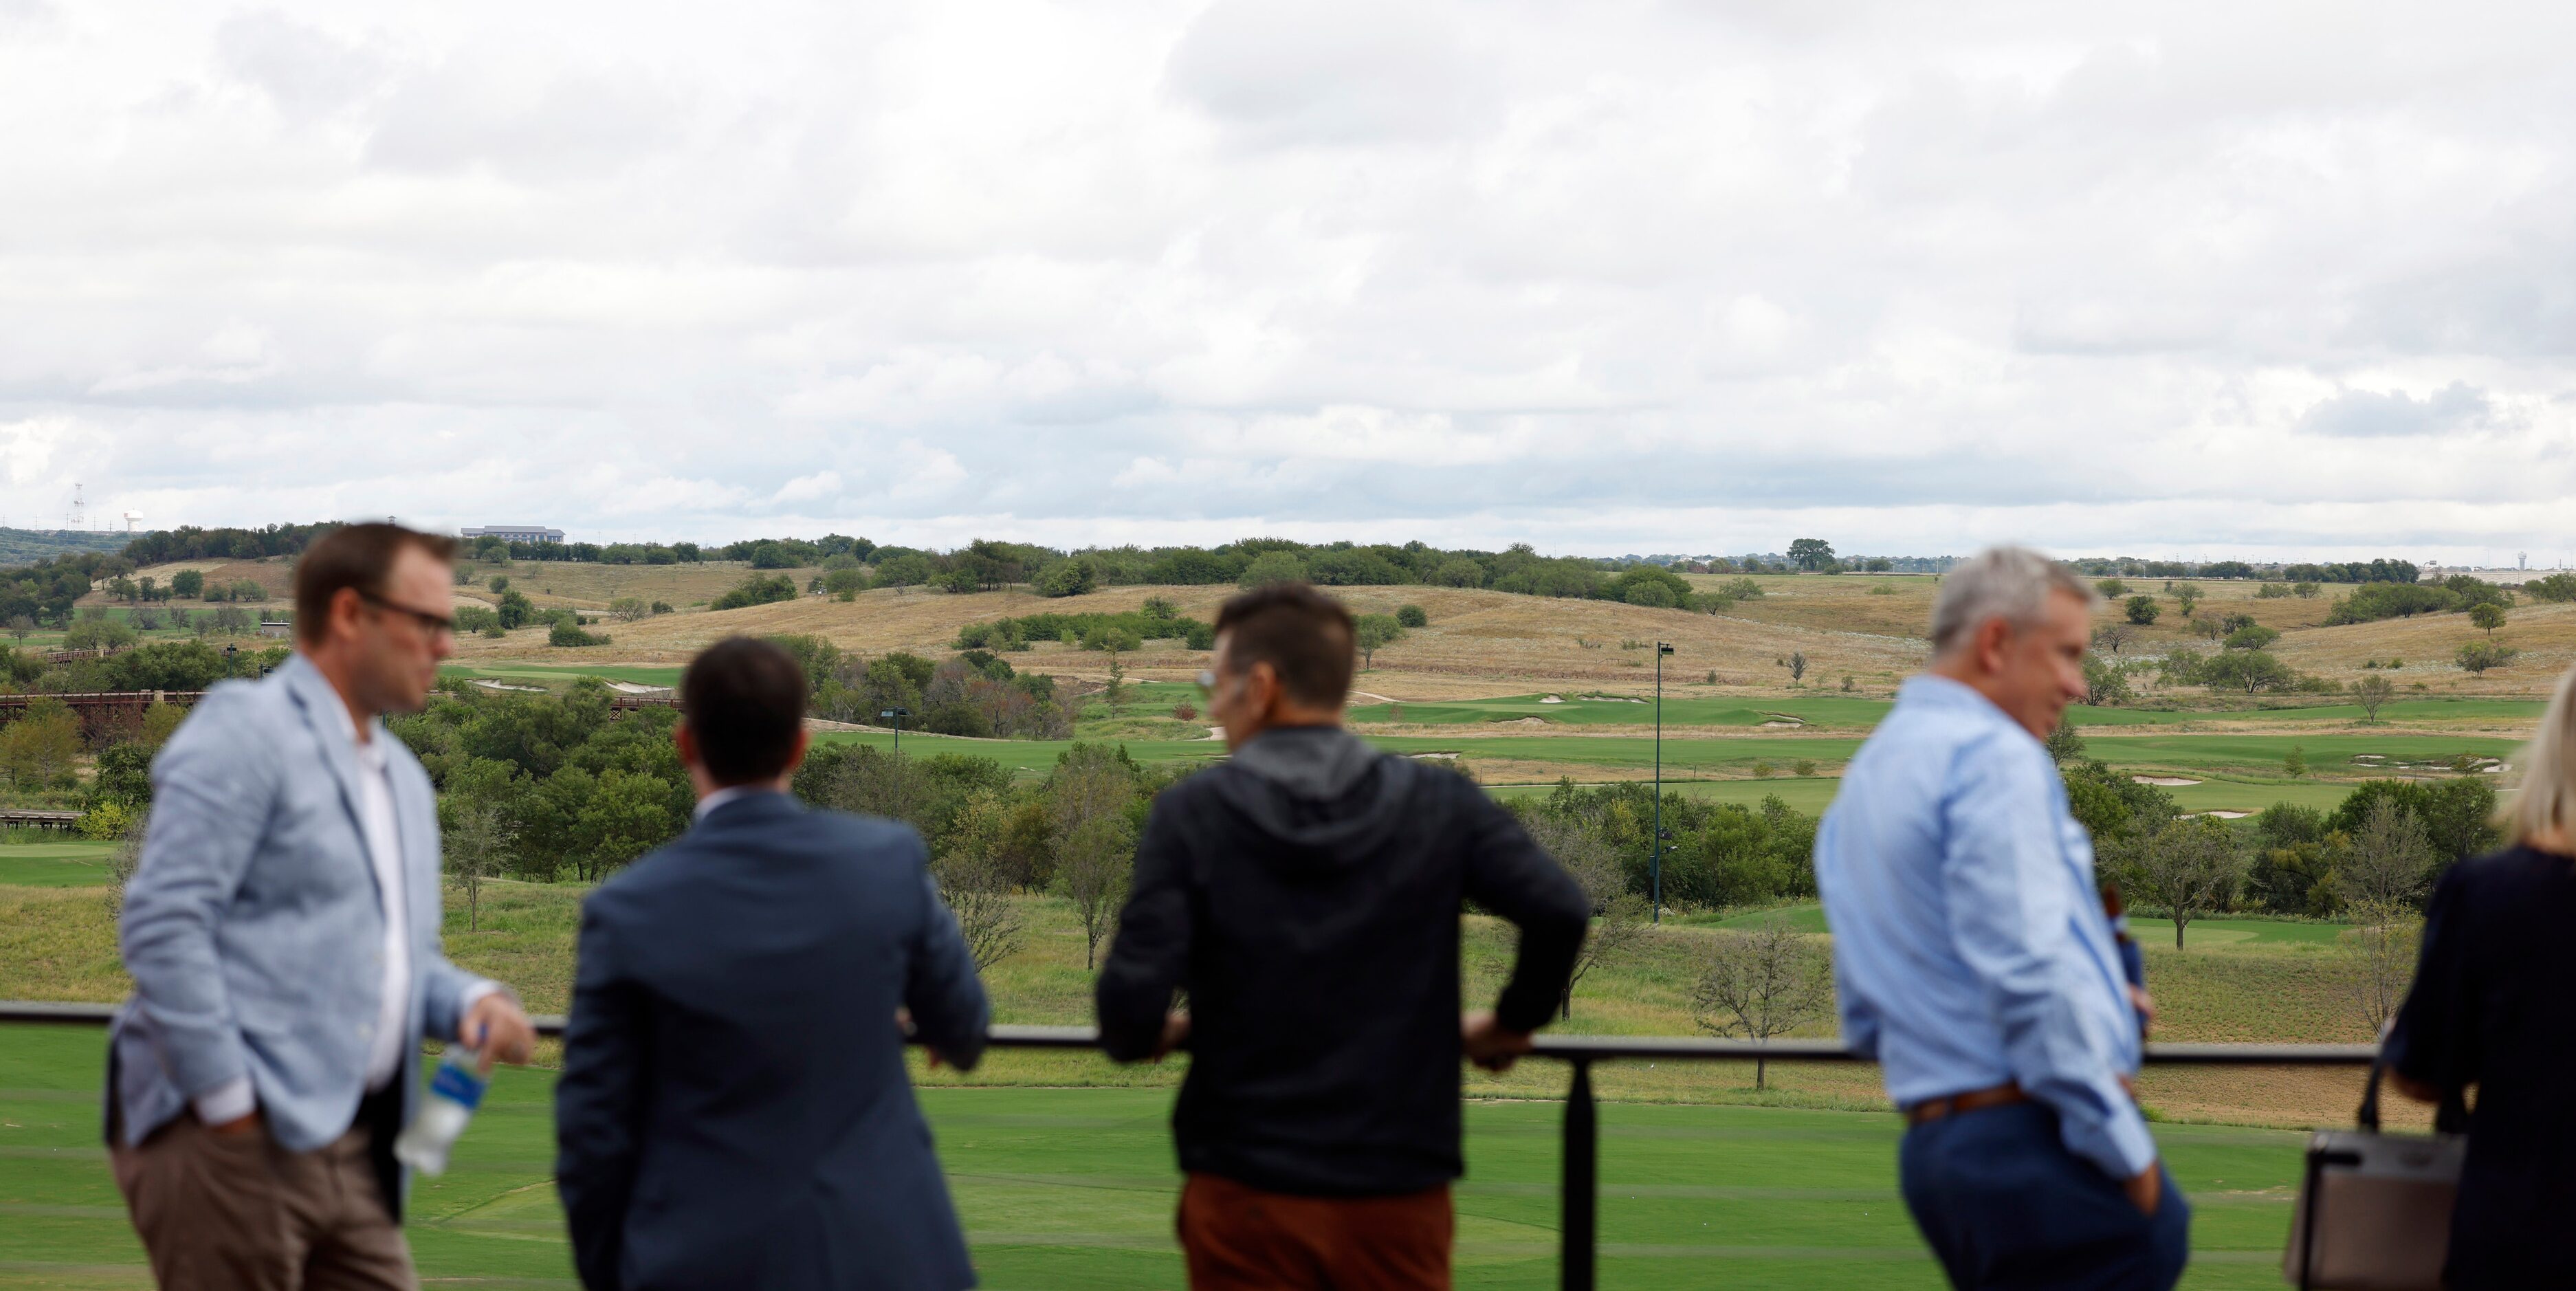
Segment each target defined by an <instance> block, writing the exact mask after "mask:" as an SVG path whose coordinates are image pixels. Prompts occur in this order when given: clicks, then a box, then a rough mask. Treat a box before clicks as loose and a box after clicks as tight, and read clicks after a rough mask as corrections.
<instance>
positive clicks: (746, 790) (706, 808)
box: [689, 784, 778, 820]
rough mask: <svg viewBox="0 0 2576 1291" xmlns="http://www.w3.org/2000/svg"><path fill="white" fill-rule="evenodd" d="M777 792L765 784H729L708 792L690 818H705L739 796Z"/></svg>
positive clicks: (745, 796)
mask: <svg viewBox="0 0 2576 1291" xmlns="http://www.w3.org/2000/svg"><path fill="white" fill-rule="evenodd" d="M776 792H778V791H777V790H776V789H772V788H770V787H769V786H768V785H765V784H736V785H727V786H725V787H724V788H722V789H718V790H716V791H715V792H714V793H711V794H708V795H707V796H706V797H704V798H700V799H698V809H697V811H696V812H695V813H693V814H692V815H691V816H690V817H689V818H690V819H691V820H705V819H706V818H707V813H708V812H711V811H714V810H715V809H716V808H718V807H721V806H723V805H725V804H726V803H729V802H732V801H734V800H735V799H737V798H748V797H750V796H752V795H753V794H756V793H776Z"/></svg>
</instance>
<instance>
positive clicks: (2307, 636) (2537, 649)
mask: <svg viewBox="0 0 2576 1291" xmlns="http://www.w3.org/2000/svg"><path fill="white" fill-rule="evenodd" d="M2486 635H2487V634H2486V633H2484V632H2481V631H2479V630H2478V629H2477V628H2476V627H2474V626H2472V625H2471V624H2470V622H2469V616H2467V615H2465V614H2419V615H2417V616H2415V617H2414V618H2411V619H2382V620H2380V621H2379V622H2377V623H2353V624H2347V625H2345V626H2343V627H2334V628H2325V627H2321V628H2317V629H2314V630H2312V631H2307V632H2299V633H2294V634H2291V635H2288V636H2284V637H2282V638H2281V642H2280V644H2279V645H2277V646H2274V647H2273V652H2274V653H2275V654H2278V655H2280V656H2281V659H2282V661H2283V662H2285V663H2288V664H2289V665H2290V666H2291V667H2294V668H2297V669H2299V670H2300V671H2302V672H2311V673H2315V674H2317V675H2319V676H2323V677H2331V678H2333V679H2334V680H2336V681H2338V682H2348V681H2351V680H2353V679H2355V678H2358V677H2362V676H2365V675H2367V674H2366V673H2365V671H2364V670H2363V668H2362V666H2361V665H2362V664H2363V663H2364V662H2365V661H2368V660H2373V659H2376V660H2378V661H2380V662H2382V663H2386V662H2387V661H2388V660H2390V659H2403V660H2405V661H2406V666H2405V667H2404V668H2401V669H2398V670H2396V671H2394V672H2383V673H2382V674H2381V675H2383V676H2385V677H2387V678H2388V680H2389V681H2391V682H2393V683H2395V684H2396V686H2397V689H2398V693H2399V694H2401V695H2405V694H2412V693H2414V683H2416V682H2422V683H2424V684H2425V685H2426V686H2428V687H2430V688H2431V691H2432V693H2434V694H2460V695H2498V696H2504V695H2527V696H2542V695H2546V694H2548V693H2549V690H2550V688H2551V687H2552V686H2553V685H2555V684H2556V683H2557V680H2558V676H2559V674H2561V673H2563V672H2565V671H2566V670H2567V669H2568V668H2569V667H2570V666H2571V665H2576V605H2532V604H2523V605H2517V606H2514V607H2513V608H2512V609H2511V610H2509V611H2507V614H2506V620H2505V625H2504V626H2503V627H2501V628H2498V629H2496V632H2495V640H2496V643H2497V644H2499V645H2507V646H2511V647H2513V648H2514V649H2516V650H2519V651H2521V652H2522V654H2521V657H2520V658H2517V659H2515V660H2514V661H2513V662H2512V663H2509V664H2507V665H2505V666H2504V667H2502V668H2498V669H2495V670H2494V671H2491V672H2489V673H2487V674H2486V675H2485V676H2484V677H2473V676H2470V675H2469V674H2467V673H2465V672H2462V671H2460V670H2459V669H2458V668H2457V667H2455V666H2453V665H2452V663H2451V657H2452V655H2453V654H2455V653H2456V652H2457V651H2458V650H2459V648H2460V647H2461V646H2464V645H2466V644H2468V643H2469V642H2471V641H2477V640H2482V639H2484V638H2485V637H2486Z"/></svg>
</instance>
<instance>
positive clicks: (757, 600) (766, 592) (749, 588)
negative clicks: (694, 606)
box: [707, 574, 796, 610]
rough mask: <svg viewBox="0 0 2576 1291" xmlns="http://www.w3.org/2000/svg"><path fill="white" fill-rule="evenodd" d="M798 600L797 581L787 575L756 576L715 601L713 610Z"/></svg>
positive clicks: (710, 607)
mask: <svg viewBox="0 0 2576 1291" xmlns="http://www.w3.org/2000/svg"><path fill="white" fill-rule="evenodd" d="M795 599H796V580H795V579H792V578H789V577H788V576H786V575H785V574H766V575H763V574H754V575H752V576H751V577H749V578H746V579H744V580H742V582H741V583H739V584H737V585H736V586H735V587H734V589H733V590H732V591H729V592H726V593H725V594H724V595H722V596H719V597H717V598H716V599H715V603H714V604H712V605H709V606H708V607H707V608H708V609H711V610H739V609H743V608H745V607H748V606H753V605H768V604H771V603H773V602H777V601H792V600H795Z"/></svg>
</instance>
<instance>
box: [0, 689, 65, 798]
mask: <svg viewBox="0 0 2576 1291" xmlns="http://www.w3.org/2000/svg"><path fill="white" fill-rule="evenodd" d="M80 753H81V729H80V718H78V717H77V716H74V715H73V713H72V710H71V706H70V705H69V704H66V703H64V702H63V701H61V700H59V699H52V698H45V699H39V700H36V701H35V702H34V703H31V704H29V705H28V706H27V707H26V708H25V709H23V710H21V711H20V713H19V714H18V719H17V720H16V721H13V722H11V723H9V724H8V725H6V726H0V768H5V769H6V770H7V772H8V774H9V782H10V783H11V784H13V785H15V786H16V787H18V788H21V789H52V788H56V787H62V786H68V785H69V784H71V782H72V771H73V767H74V766H75V765H76V764H77V762H78V761H79V758H80Z"/></svg>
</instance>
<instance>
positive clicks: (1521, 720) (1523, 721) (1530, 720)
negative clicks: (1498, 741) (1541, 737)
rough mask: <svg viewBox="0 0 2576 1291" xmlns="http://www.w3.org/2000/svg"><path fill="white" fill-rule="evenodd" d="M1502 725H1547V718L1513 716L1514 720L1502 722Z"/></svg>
mask: <svg viewBox="0 0 2576 1291" xmlns="http://www.w3.org/2000/svg"><path fill="white" fill-rule="evenodd" d="M1501 725H1504V726H1545V725H1547V719H1546V718H1544V717H1515V718H1513V719H1512V720H1510V721H1508V722H1504V723H1501Z"/></svg>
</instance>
